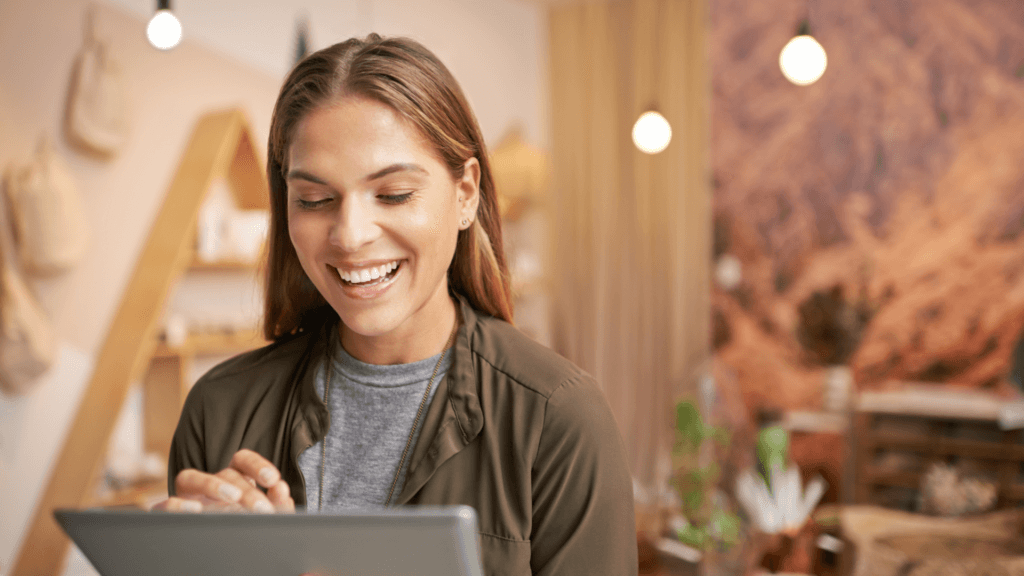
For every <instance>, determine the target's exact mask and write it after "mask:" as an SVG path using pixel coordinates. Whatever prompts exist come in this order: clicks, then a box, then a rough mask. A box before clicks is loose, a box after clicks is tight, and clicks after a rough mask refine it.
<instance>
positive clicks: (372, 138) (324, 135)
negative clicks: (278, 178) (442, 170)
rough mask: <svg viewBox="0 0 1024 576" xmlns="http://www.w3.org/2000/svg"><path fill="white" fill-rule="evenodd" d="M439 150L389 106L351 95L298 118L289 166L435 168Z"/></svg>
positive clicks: (369, 169)
mask: <svg viewBox="0 0 1024 576" xmlns="http://www.w3.org/2000/svg"><path fill="white" fill-rule="evenodd" d="M438 156H439V155H438V154H437V153H436V152H435V151H434V149H433V146H432V144H431V142H430V141H429V140H428V139H427V138H426V136H425V135H423V134H422V133H421V132H420V131H419V130H418V129H417V128H416V127H415V126H414V125H413V124H412V123H411V122H409V121H408V120H406V119H405V118H403V117H402V116H401V115H400V114H399V113H398V112H396V111H395V110H394V109H393V108H391V107H390V106H387V105H386V104H383V103H380V102H378V101H376V100H372V99H369V98H360V97H346V98H343V99H341V100H339V101H335V102H332V103H331V104H328V105H324V106H320V107H318V108H316V109H314V110H312V111H310V112H309V113H308V114H307V115H306V116H305V117H304V118H302V119H301V120H300V121H299V122H298V124H297V125H296V129H295V133H294V134H293V137H292V141H291V144H290V146H289V148H288V167H289V172H291V171H292V170H302V171H306V172H310V171H316V170H344V171H346V172H353V171H355V172H362V174H361V175H362V176H369V175H371V174H374V173H376V172H378V171H380V170H383V169H385V168H387V167H390V166H394V165H418V166H420V167H422V168H424V169H425V170H426V171H427V172H428V173H433V172H434V171H435V170H436V169H437V168H438V167H439V166H440V159H439V157H438ZM352 175H353V176H354V174H352Z"/></svg>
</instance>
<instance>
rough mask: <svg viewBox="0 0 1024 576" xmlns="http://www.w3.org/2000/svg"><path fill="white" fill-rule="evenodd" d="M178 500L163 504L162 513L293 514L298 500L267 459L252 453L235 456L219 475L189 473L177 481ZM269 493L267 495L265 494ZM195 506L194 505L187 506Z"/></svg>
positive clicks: (180, 474) (191, 470) (161, 505)
mask: <svg viewBox="0 0 1024 576" xmlns="http://www.w3.org/2000/svg"><path fill="white" fill-rule="evenodd" d="M174 487H175V493H176V495H177V498H171V499H168V500H167V502H162V503H161V504H160V505H158V506H160V507H159V508H155V509H158V510H168V511H177V510H179V509H182V506H185V507H186V508H188V509H189V510H192V509H194V508H195V506H196V505H197V504H198V505H199V506H200V509H201V510H211V509H217V510H230V509H241V510H252V511H255V512H274V511H275V510H276V511H279V512H293V511H294V510H295V500H293V499H292V497H291V491H290V490H289V488H288V484H287V483H286V482H285V481H284V480H282V479H281V472H280V471H279V470H278V469H277V468H276V467H275V466H274V465H273V464H272V463H271V462H270V461H269V460H267V459H266V458H264V457H263V456H261V455H260V454H258V453H257V452H254V451H252V450H248V449H242V450H239V451H238V452H235V454H234V456H232V458H231V463H230V464H229V465H228V467H227V468H225V469H223V470H221V471H220V472H217V473H216V474H208V473H206V472H200V471H199V470H194V469H187V470H182V471H181V472H179V473H178V476H177V477H176V478H175V479H174ZM261 487H262V488H264V489H266V493H265V494H264V492H263V490H261V489H260V488H261ZM184 502H193V504H184ZM196 511H198V510H196Z"/></svg>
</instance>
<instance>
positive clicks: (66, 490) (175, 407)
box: [5, 109, 269, 576]
mask: <svg viewBox="0 0 1024 576" xmlns="http://www.w3.org/2000/svg"><path fill="white" fill-rule="evenodd" d="M218 178H226V179H227V182H228V185H229V188H230V190H231V193H232V195H233V197H234V201H235V204H236V206H237V207H238V208H239V209H241V210H267V209H269V203H268V198H269V188H268V186H267V182H266V171H265V170H264V167H263V164H262V162H261V155H260V154H259V153H258V151H257V149H256V147H255V146H254V139H253V137H252V132H251V130H250V128H249V122H248V120H247V119H246V118H245V114H244V113H243V112H242V111H241V110H238V109H231V110H224V111H220V112H213V113H210V114H207V115H204V116H203V117H202V118H200V119H199V120H198V122H197V123H196V126H195V128H194V129H193V131H192V136H191V137H190V138H189V141H188V144H187V145H186V147H185V150H184V152H183V154H182V157H181V160H180V162H179V164H178V168H177V170H176V172H175V173H174V176H173V177H172V179H171V181H170V183H169V186H168V190H167V194H166V195H165V197H164V201H163V204H162V206H161V208H160V211H159V212H158V213H157V217H156V219H155V220H154V221H153V224H152V226H151V228H150V231H149V234H148V236H147V238H146V241H145V244H144V245H143V247H142V250H141V252H140V253H139V256H138V259H137V261H136V263H135V268H134V271H133V272H132V275H131V278H130V279H129V281H128V283H127V286H126V287H125V289H124V292H123V294H122V295H121V301H120V304H119V306H118V308H117V312H116V313H115V314H114V318H113V320H112V321H111V324H110V327H109V329H108V332H107V335H106V338H105V340H104V342H103V344H102V346H101V347H100V349H99V351H98V355H97V358H96V362H95V365H94V367H93V373H92V377H91V378H90V380H89V384H88V387H87V388H86V390H85V392H84V394H83V396H82V400H81V402H80V403H79V406H78V411H77V412H76V414H75V417H74V420H73V421H72V422H71V425H70V428H69V430H68V432H67V434H66V435H65V441H64V445H63V447H62V448H61V450H60V454H59V456H58V457H57V459H56V463H55V465H54V467H53V469H52V470H51V472H50V476H49V479H48V480H47V483H46V486H45V488H44V490H43V492H42V494H41V496H40V497H39V500H38V501H37V503H36V508H35V512H34V514H33V519H32V521H31V524H30V525H29V528H28V530H27V531H26V533H25V536H24V539H23V541H22V544H21V548H20V550H19V551H18V553H17V555H16V560H15V562H14V566H13V570H9V571H8V573H10V574H12V576H21V575H23V574H25V575H32V576H56V575H57V574H59V573H60V571H61V569H62V566H63V564H64V560H65V557H66V556H67V552H68V550H69V545H70V541H69V540H68V539H67V537H66V536H65V535H64V532H63V530H61V528H60V526H58V525H57V523H56V521H55V520H54V518H53V510H54V509H56V508H80V507H88V506H91V505H94V504H95V497H96V494H97V486H98V485H99V482H100V481H101V480H102V471H103V468H104V464H105V458H104V456H105V454H106V450H107V447H108V446H109V445H110V436H111V434H112V433H113V431H114V425H115V423H116V421H117V415H118V413H119V411H120V410H121V407H122V406H123V404H124V401H125V399H126V398H127V396H128V392H129V389H130V388H131V386H132V384H133V383H134V382H138V381H139V380H140V379H141V380H142V382H143V386H144V390H143V420H144V426H145V430H144V444H145V448H146V450H147V451H150V452H156V453H157V454H161V455H165V454H167V450H168V448H169V446H170V438H171V436H172V434H173V432H174V428H175V425H176V423H177V419H178V415H179V413H180V410H181V403H182V402H183V400H184V398H185V396H184V394H185V392H186V391H187V390H186V386H185V385H184V384H183V383H184V382H185V381H186V380H187V376H188V375H189V374H190V370H189V368H190V366H189V363H190V362H191V360H192V355H194V354H198V353H206V352H209V353H219V352H227V353H231V352H237V351H242V350H244V349H246V348H253V347H256V346H259V345H260V343H261V340H260V339H259V338H258V335H257V334H256V333H255V332H251V333H248V334H244V335H241V334H232V335H219V336H214V337H211V338H206V337H203V338H191V339H189V341H187V342H186V343H185V345H183V346H181V347H177V348H173V349H172V348H170V347H166V346H159V348H160V349H161V353H162V354H164V356H154V351H155V350H156V349H157V348H158V344H159V337H158V334H159V331H160V313H161V311H162V310H164V309H165V304H166V303H167V300H168V299H169V297H170V294H171V289H172V287H173V285H174V284H175V282H177V281H178V279H179V278H180V277H182V276H183V275H185V274H186V273H187V272H188V271H189V269H190V264H192V262H193V260H194V253H195V237H196V236H195V235H196V227H197V222H198V217H199V211H200V208H201V206H202V203H203V201H204V198H205V197H206V196H207V192H208V189H209V188H210V187H211V185H212V184H213V183H214V182H215V181H216V180H217V179H218ZM232 266H234V265H232ZM246 266H247V268H246V269H251V265H249V264H246ZM154 489H155V488H154ZM140 490H141V491H140ZM144 493H148V490H146V489H139V490H135V491H134V492H127V493H122V494H119V495H117V496H116V498H117V499H119V500H121V501H124V500H133V499H136V500H137V499H138V498H139V497H141V495H142V494H144ZM5 568H7V567H6V566H5Z"/></svg>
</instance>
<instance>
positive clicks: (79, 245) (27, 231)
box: [7, 136, 89, 274]
mask: <svg viewBox="0 0 1024 576" xmlns="http://www.w3.org/2000/svg"><path fill="white" fill-rule="evenodd" d="M7 192H8V195H9V201H10V204H11V212H12V214H13V216H14V233H15V237H16V239H17V245H18V248H19V252H18V253H19V255H20V260H21V264H22V265H23V266H24V268H25V270H27V271H29V272H32V273H36V274H53V273H56V272H62V271H65V270H67V269H69V268H71V267H73V266H74V265H75V264H77V263H78V261H79V260H80V259H81V257H82V255H83V254H84V253H85V250H86V248H87V246H88V236H89V232H88V224H87V223H86V220H85V212H84V209H83V207H82V200H81V197H80V195H79V192H78V187H77V186H76V185H75V181H74V180H72V178H71V173H70V171H69V170H68V168H67V166H66V165H65V164H64V162H63V161H62V160H61V159H60V157H59V156H57V154H56V153H55V152H54V151H53V149H52V148H51V147H50V143H49V141H48V140H47V139H46V137H45V136H44V137H43V138H41V139H40V141H39V146H38V148H37V149H36V153H35V156H34V157H33V158H32V160H31V162H30V163H29V164H28V166H26V167H25V168H23V169H21V170H19V171H17V172H16V173H15V175H14V177H13V178H11V179H9V181H8V186H7Z"/></svg>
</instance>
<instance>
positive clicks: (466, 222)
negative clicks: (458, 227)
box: [462, 218, 469, 226]
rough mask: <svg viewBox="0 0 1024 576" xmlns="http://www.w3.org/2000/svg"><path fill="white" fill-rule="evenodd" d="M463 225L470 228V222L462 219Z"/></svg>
mask: <svg viewBox="0 0 1024 576" xmlns="http://www.w3.org/2000/svg"><path fill="white" fill-rule="evenodd" d="M462 225H463V226H469V220H466V219H465V218H463V219H462Z"/></svg>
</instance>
